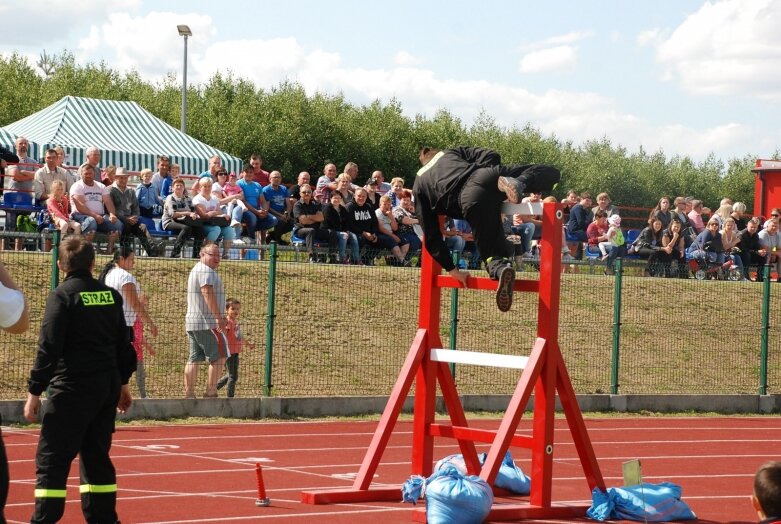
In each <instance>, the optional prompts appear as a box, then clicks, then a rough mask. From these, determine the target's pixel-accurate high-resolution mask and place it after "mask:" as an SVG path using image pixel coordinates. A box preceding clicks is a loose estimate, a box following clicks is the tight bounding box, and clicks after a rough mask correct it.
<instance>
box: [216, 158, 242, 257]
mask: <svg viewBox="0 0 781 524" xmlns="http://www.w3.org/2000/svg"><path fill="white" fill-rule="evenodd" d="M215 176H216V177H217V180H215V181H214V183H212V196H213V197H216V198H217V199H218V200H219V201H220V209H221V210H222V212H223V213H225V214H226V215H228V216H229V217H230V218H231V223H230V226H231V227H234V228H236V237H237V238H238V237H239V236H241V221H242V218H243V216H244V212H245V211H246V210H247V206H245V205H244V201H243V199H244V192H243V191H242V190H241V188H240V187H239V185H238V183H237V182H236V174H235V173H233V174H232V175H228V172H227V171H226V170H225V169H224V168H222V167H221V168H219V169H218V170H217V173H216V174H215ZM231 181H232V183H231ZM236 243H241V241H238V240H237V241H236Z"/></svg>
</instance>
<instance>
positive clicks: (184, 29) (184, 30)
mask: <svg viewBox="0 0 781 524" xmlns="http://www.w3.org/2000/svg"><path fill="white" fill-rule="evenodd" d="M176 29H177V30H178V31H179V36H183V37H184V73H183V74H182V133H186V132H187V37H188V36H193V32H192V31H190V26H187V25H177V26H176Z"/></svg>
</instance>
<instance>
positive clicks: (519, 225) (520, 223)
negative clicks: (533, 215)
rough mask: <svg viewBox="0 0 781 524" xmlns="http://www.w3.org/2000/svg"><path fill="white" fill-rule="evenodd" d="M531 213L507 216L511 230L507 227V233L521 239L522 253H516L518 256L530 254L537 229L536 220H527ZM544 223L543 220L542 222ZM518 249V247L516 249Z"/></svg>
mask: <svg viewBox="0 0 781 524" xmlns="http://www.w3.org/2000/svg"><path fill="white" fill-rule="evenodd" d="M529 216H530V215H521V214H515V215H512V217H507V220H508V222H509V232H508V231H507V228H505V235H515V236H517V237H518V240H519V241H520V244H519V246H520V250H521V251H520V253H516V256H523V255H530V254H531V247H532V239H533V238H534V235H535V232H536V231H537V224H536V222H527V221H526V220H531V219H529V218H528V217H529ZM540 225H542V222H540ZM516 251H517V249H516Z"/></svg>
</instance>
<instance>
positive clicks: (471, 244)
mask: <svg viewBox="0 0 781 524" xmlns="http://www.w3.org/2000/svg"><path fill="white" fill-rule="evenodd" d="M453 226H454V228H455V230H456V231H458V236H460V237H461V238H463V239H464V251H469V252H470V253H472V256H471V258H470V259H469V264H468V266H467V267H468V268H469V269H480V250H479V249H478V248H477V244H476V243H475V235H474V233H472V226H470V225H469V222H467V221H466V220H464V219H463V218H456V219H454V220H453Z"/></svg>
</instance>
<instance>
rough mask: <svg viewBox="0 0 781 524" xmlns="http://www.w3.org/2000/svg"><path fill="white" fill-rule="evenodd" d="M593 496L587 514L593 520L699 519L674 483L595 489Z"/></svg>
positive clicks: (664, 520)
mask: <svg viewBox="0 0 781 524" xmlns="http://www.w3.org/2000/svg"><path fill="white" fill-rule="evenodd" d="M591 499H592V503H591V507H590V508H589V509H588V511H586V516H588V517H589V518H592V519H594V520H600V521H602V520H608V519H623V520H637V521H641V522H642V521H648V522H668V521H671V520H692V519H696V518H697V516H696V515H695V514H694V512H693V511H692V510H691V508H689V505H688V504H686V503H685V502H684V501H682V500H681V487H680V486H679V485H677V484H673V483H672V482H661V483H659V484H648V483H642V484H637V485H636V486H625V487H622V488H607V492H603V491H600V490H599V488H595V489H594V491H593V492H592V493H591Z"/></svg>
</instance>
